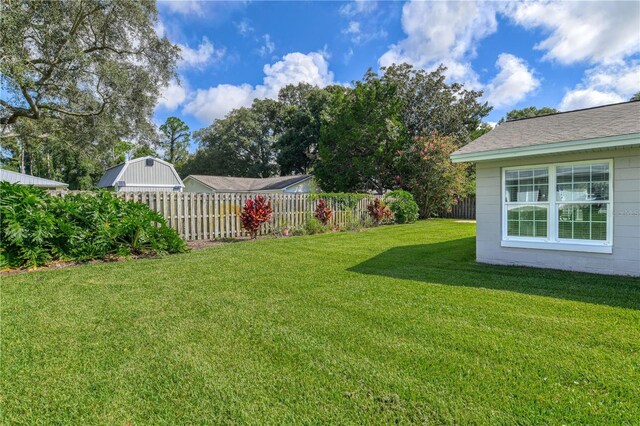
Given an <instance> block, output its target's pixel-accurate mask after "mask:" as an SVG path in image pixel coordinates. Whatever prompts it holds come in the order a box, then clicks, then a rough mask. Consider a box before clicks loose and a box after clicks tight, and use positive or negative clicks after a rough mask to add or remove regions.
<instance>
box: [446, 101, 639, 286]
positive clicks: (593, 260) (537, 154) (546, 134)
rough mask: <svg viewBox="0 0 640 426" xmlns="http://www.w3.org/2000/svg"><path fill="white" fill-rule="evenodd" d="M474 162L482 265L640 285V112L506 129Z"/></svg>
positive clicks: (490, 137) (458, 155)
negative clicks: (639, 280)
mask: <svg viewBox="0 0 640 426" xmlns="http://www.w3.org/2000/svg"><path fill="white" fill-rule="evenodd" d="M451 159H452V160H453V161H454V162H475V163H476V173H477V189H476V194H477V207H476V209H477V210H476V219H477V237H476V258H477V260H478V262H483V263H492V264H509V265H525V266H535V267H543V268H554V269H566V270H574V271H584V272H593V273H603V274H617V275H633V276H640V102H625V103H620V104H614V105H606V106H601V107H596V108H588V109H582V110H576V111H568V112H562V113H558V114H552V115H546V116H541V117H536V118H527V119H521V120H514V121H507V122H506V123H503V124H501V125H499V126H497V127H496V128H495V129H493V130H491V131H490V132H488V133H486V134H484V135H483V136H481V137H480V138H478V139H476V140H474V141H473V142H471V143H470V144H468V145H466V146H464V147H462V148H461V149H459V150H457V151H456V152H454V153H453V154H452V155H451Z"/></svg>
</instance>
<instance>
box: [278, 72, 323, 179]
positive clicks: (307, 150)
mask: <svg viewBox="0 0 640 426" xmlns="http://www.w3.org/2000/svg"><path fill="white" fill-rule="evenodd" d="M330 99H331V94H330V91H329V90H327V89H319V88H318V87H315V86H312V85H310V84H307V83H300V84H298V85H295V86H294V85H288V86H285V87H283V88H282V89H281V90H280V93H279V94H278V100H279V101H280V103H281V104H282V113H281V117H280V122H279V126H278V128H277V131H278V138H277V142H276V148H277V150H278V156H277V162H278V166H279V167H280V173H281V174H282V175H288V174H291V173H308V172H309V170H310V169H311V168H312V167H313V165H314V163H315V161H316V160H317V157H318V153H317V150H318V142H319V140H320V127H321V124H322V114H323V112H324V111H325V109H326V107H327V106H328V104H329V101H330Z"/></svg>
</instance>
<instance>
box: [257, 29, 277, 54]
mask: <svg viewBox="0 0 640 426" xmlns="http://www.w3.org/2000/svg"><path fill="white" fill-rule="evenodd" d="M262 38H263V40H264V45H263V46H262V47H260V49H259V50H258V52H260V56H267V55H271V54H272V53H273V52H274V51H275V50H276V44H275V43H274V42H273V41H272V40H271V36H270V35H269V34H265V35H264V36H262Z"/></svg>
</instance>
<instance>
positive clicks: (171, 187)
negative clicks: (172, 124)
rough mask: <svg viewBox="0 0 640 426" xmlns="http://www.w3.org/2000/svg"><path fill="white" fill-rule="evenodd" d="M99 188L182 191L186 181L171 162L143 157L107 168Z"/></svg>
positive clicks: (130, 190)
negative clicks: (183, 181) (183, 180)
mask: <svg viewBox="0 0 640 426" xmlns="http://www.w3.org/2000/svg"><path fill="white" fill-rule="evenodd" d="M98 188H107V189H112V190H114V191H116V192H123V191H126V192H135V191H160V192H172V191H182V189H183V188H184V183H182V180H181V179H180V176H178V173H177V172H176V169H175V168H174V167H173V165H172V164H171V163H168V162H166V161H164V160H160V159H159V158H155V157H141V158H134V159H133V160H129V161H125V162H124V163H122V164H118V165H117V166H113V167H111V168H110V169H107V170H106V171H105V172H104V175H103V176H102V178H101V179H100V182H99V183H98Z"/></svg>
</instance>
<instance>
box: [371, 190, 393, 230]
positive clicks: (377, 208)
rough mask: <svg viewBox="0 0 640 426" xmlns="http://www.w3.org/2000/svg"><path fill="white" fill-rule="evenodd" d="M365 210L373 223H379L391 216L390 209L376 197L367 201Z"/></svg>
mask: <svg viewBox="0 0 640 426" xmlns="http://www.w3.org/2000/svg"><path fill="white" fill-rule="evenodd" d="M367 210H368V211H369V216H370V217H371V219H372V220H373V223H374V224H375V225H380V224H381V223H382V222H383V221H384V220H386V219H389V218H390V217H391V210H389V208H388V207H387V206H386V205H385V204H384V203H383V202H382V201H380V198H377V197H376V199H375V200H373V201H372V202H370V203H369V205H368V206H367Z"/></svg>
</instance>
